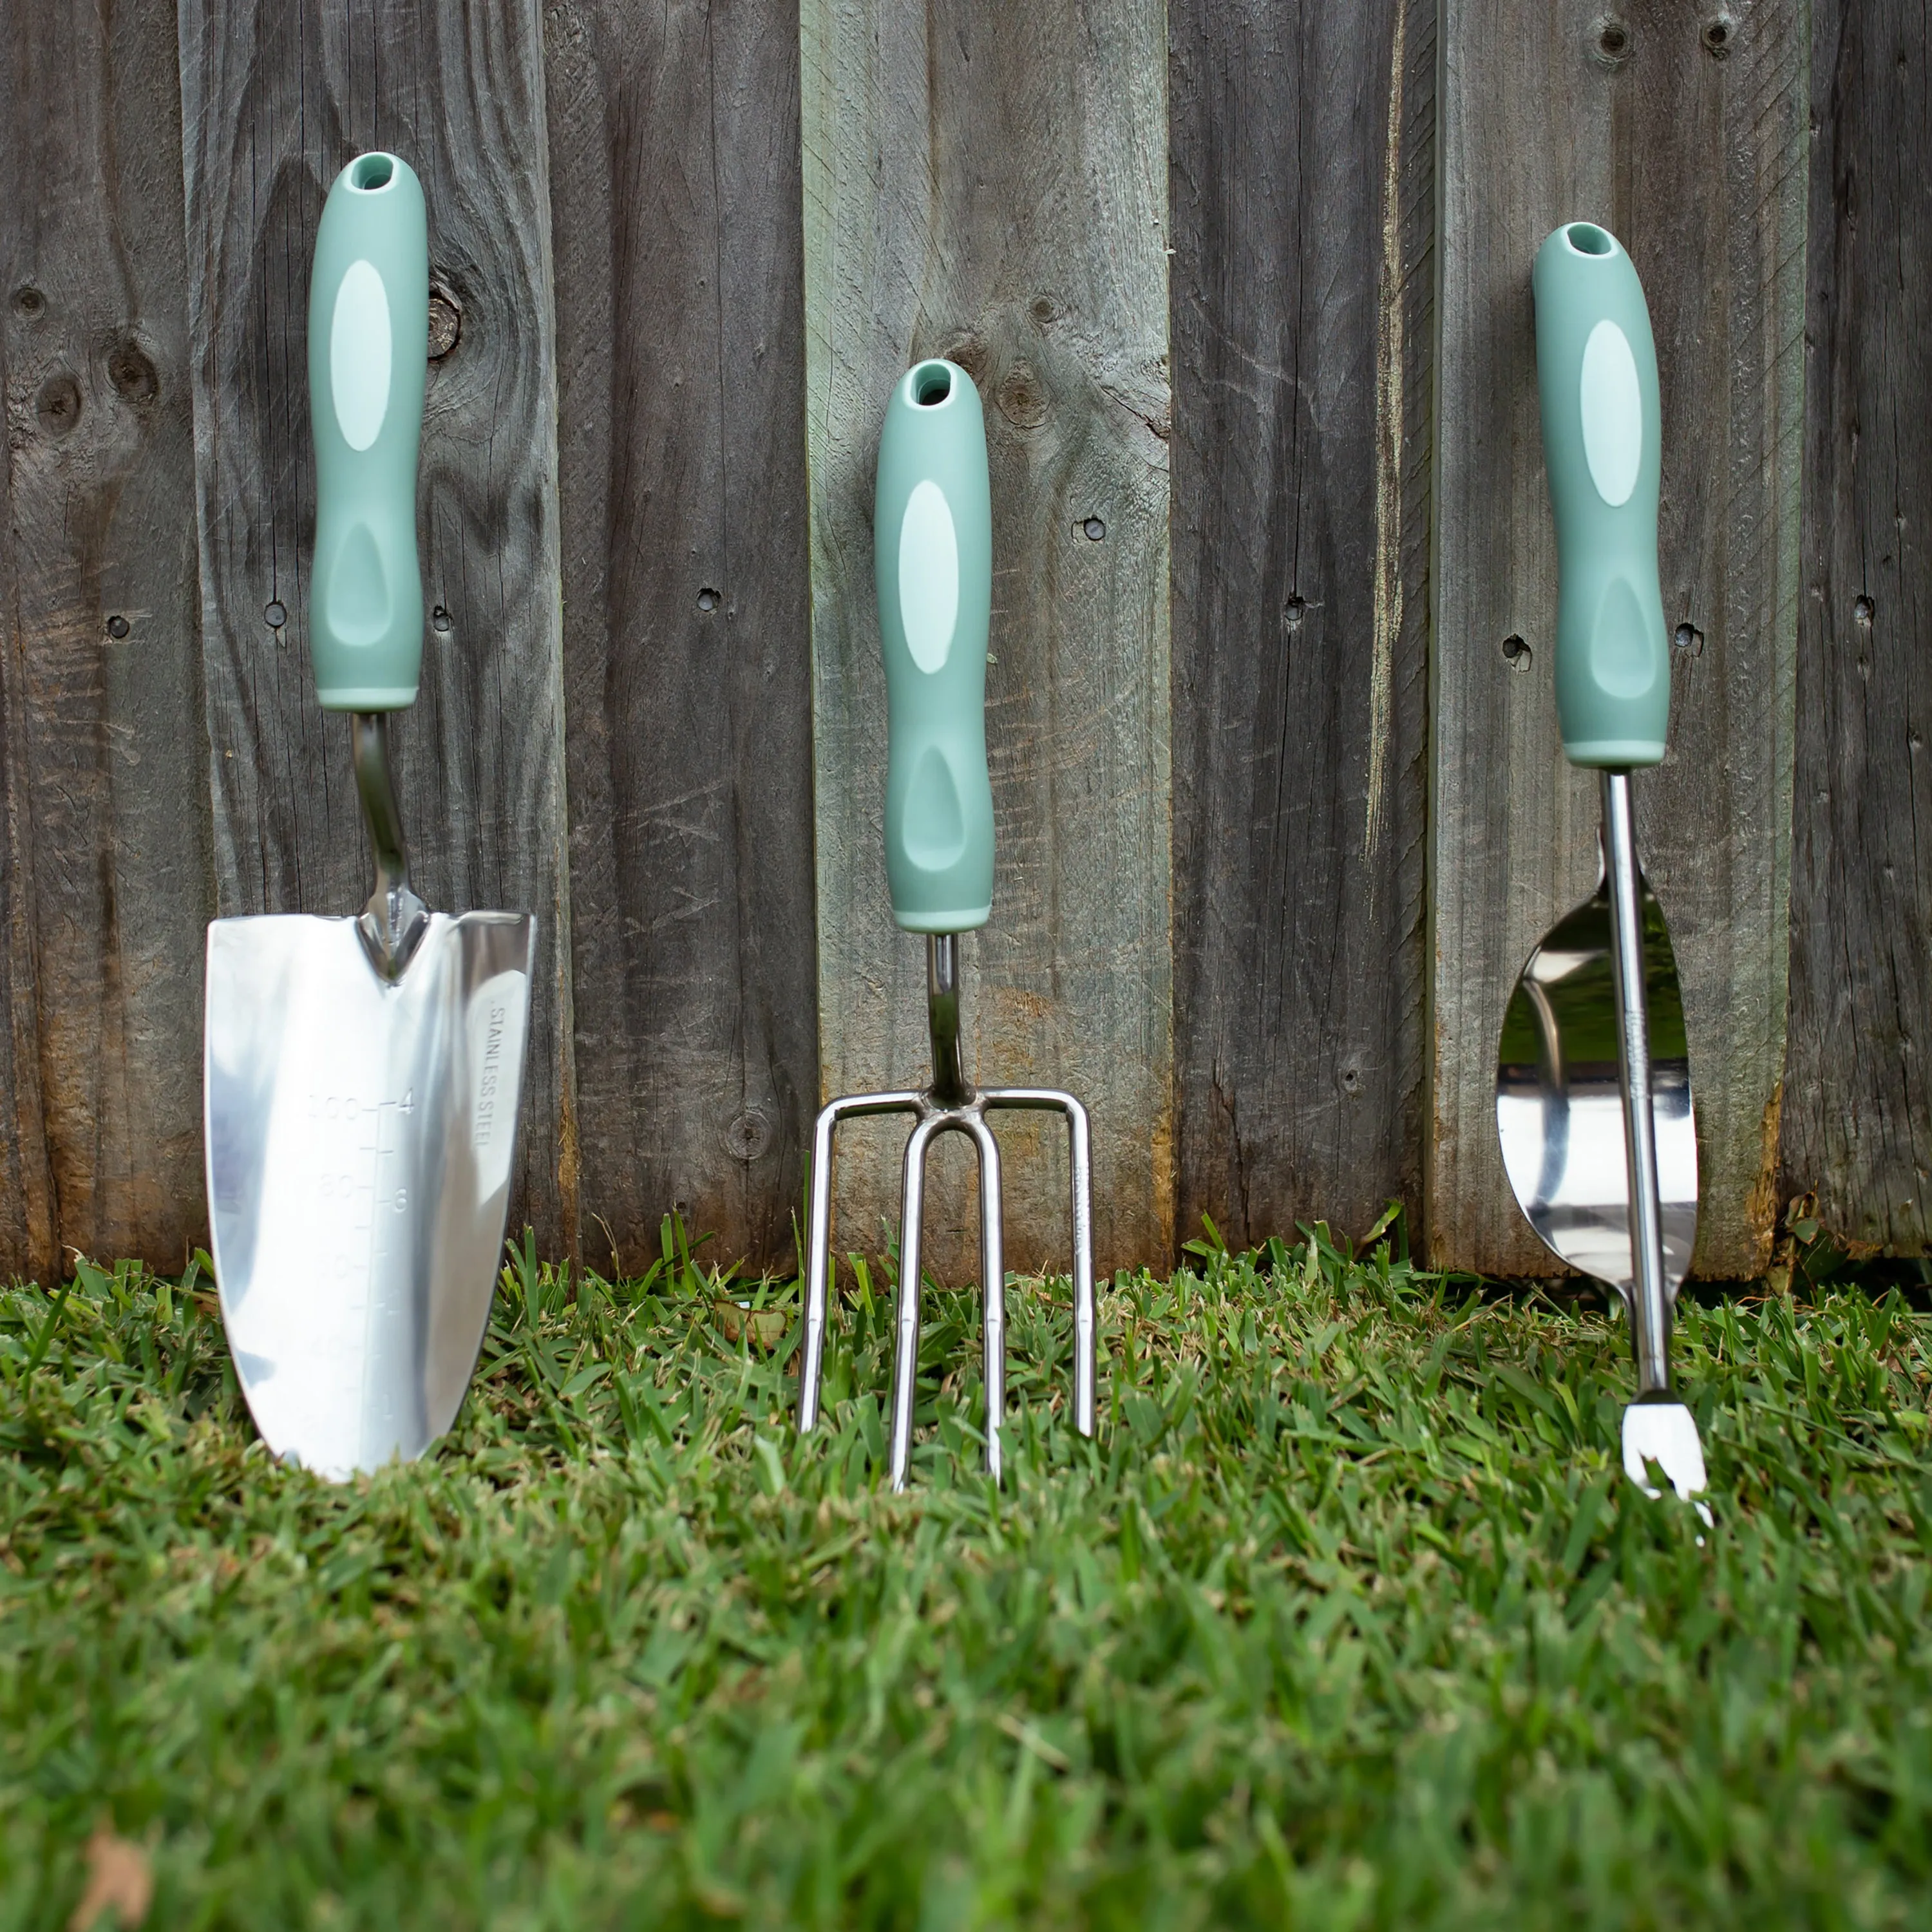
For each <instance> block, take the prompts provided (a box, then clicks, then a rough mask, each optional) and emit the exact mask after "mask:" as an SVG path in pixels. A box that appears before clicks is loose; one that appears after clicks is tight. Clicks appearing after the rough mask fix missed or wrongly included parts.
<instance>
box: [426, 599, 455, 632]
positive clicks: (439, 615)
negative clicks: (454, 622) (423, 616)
mask: <svg viewBox="0 0 1932 1932" xmlns="http://www.w3.org/2000/svg"><path fill="white" fill-rule="evenodd" d="M429 620H430V622H431V623H432V624H434V625H435V626H436V628H437V629H438V630H439V631H446V630H448V629H449V625H450V616H449V611H448V610H446V609H445V608H444V607H443V605H442V604H438V605H437V607H436V608H435V609H434V610H432V611H431V613H430V619H429Z"/></svg>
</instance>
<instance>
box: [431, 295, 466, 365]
mask: <svg viewBox="0 0 1932 1932" xmlns="http://www.w3.org/2000/svg"><path fill="white" fill-rule="evenodd" d="M462 337H463V305H462V304H461V303H460V302H458V300H457V299H456V297H455V295H454V294H453V293H452V292H451V291H450V290H449V289H447V288H446V287H444V286H443V284H442V283H441V282H432V283H431V284H430V285H429V359H430V360H431V362H441V361H442V360H443V358H444V357H445V356H447V355H448V354H449V352H450V351H451V350H452V349H454V348H455V347H456V345H457V344H458V342H459V341H461V340H462Z"/></svg>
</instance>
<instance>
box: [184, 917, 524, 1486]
mask: <svg viewBox="0 0 1932 1932" xmlns="http://www.w3.org/2000/svg"><path fill="white" fill-rule="evenodd" d="M534 941H535V920H534V919H531V918H529V917H528V916H525V915H520V914H514V913H496V912H472V913H463V914H462V915H461V916H460V917H450V916H446V915H444V914H441V913H438V914H437V915H435V916H434V917H432V918H431V920H430V922H429V926H428V931H427V932H426V933H425V935H424V938H423V939H422V944H421V946H420V947H419V950H417V952H416V955H415V956H414V957H413V959H411V960H410V964H409V967H408V968H407V971H405V972H404V974H403V976H402V978H401V980H400V982H399V983H396V984H395V985H391V984H389V983H386V981H384V980H383V979H382V978H381V977H380V976H379V975H378V974H377V972H376V971H375V970H374V968H373V967H372V965H371V963H370V959H369V955H368V953H367V951H366V950H365V948H364V946H363V943H362V936H361V935H360V933H359V931H358V929H357V926H356V921H355V920H354V919H318V918H313V917H309V916H302V915H296V914H290V915H282V916H270V917H267V918H261V919H217V920H216V921H214V923H213V924H212V925H211V926H209V927H208V995H207V999H208V1004H207V1022H206V1028H205V1034H204V1040H205V1049H204V1054H205V1058H204V1066H203V1079H204V1085H203V1106H204V1109H205V1122H204V1124H205V1135H206V1138H205V1146H206V1148H207V1154H208V1205H209V1213H210V1216H211V1220H212V1223H213V1231H214V1271H215V1277H216V1280H217V1285H218V1286H219V1287H220V1292H221V1313H222V1318H223V1321H224V1322H225V1323H226V1326H227V1331H228V1340H229V1348H230V1350H231V1351H232V1352H233V1356H234V1360H235V1366H236V1373H237V1374H238V1375H239V1377H240V1379H241V1382H242V1390H243V1391H244V1393H245V1394H246V1395H247V1397H248V1407H249V1409H250V1410H251V1412H252V1413H253V1415H254V1418H255V1424H256V1427H257V1428H258V1429H259V1430H260V1431H261V1433H262V1436H263V1440H264V1441H266V1442H267V1443H268V1445H269V1448H271V1449H272V1450H274V1451H275V1453H276V1454H278V1455H281V1456H284V1457H293V1459H295V1460H298V1461H299V1462H300V1463H302V1466H304V1467H305V1468H307V1469H313V1470H314V1471H316V1472H317V1473H318V1474H319V1475H323V1476H326V1477H329V1478H332V1479H334V1480H338V1481H340V1480H341V1479H342V1478H345V1477H347V1476H349V1475H353V1473H355V1472H356V1471H358V1470H362V1469H375V1468H377V1467H379V1466H380V1465H382V1464H383V1463H387V1462H389V1461H390V1460H392V1458H395V1457H401V1458H403V1459H404V1460H408V1459H409V1458H411V1457H416V1456H419V1455H420V1454H422V1451H424V1450H425V1448H428V1445H430V1443H431V1442H433V1441H434V1439H436V1438H437V1436H440V1435H441V1434H442V1433H443V1431H444V1430H446V1429H447V1428H448V1427H449V1425H450V1424H451V1423H452V1421H454V1420H455V1415H456V1412H457V1409H458V1406H459V1405H460V1403H461V1402H462V1400H463V1391H464V1390H465V1388H466V1387H467V1386H468V1385H469V1376H470V1372H471V1370H472V1369H473V1368H474V1367H475V1363H476V1356H477V1352H478V1350H479V1349H481V1346H482V1342H483V1334H484V1329H485V1328H486V1327H487V1324H488V1321H489V1315H490V1298H491V1296H492V1295H493V1293H494V1292H495V1286H496V1275H497V1270H498V1268H499V1258H500V1256H501V1254H502V1243H503V1218H504V1215H505V1211H506V1210H507V1208H508V1202H509V1193H510V1177H511V1162H512V1156H513V1154H514V1148H515V1142H516V1132H517V1103H518V1099H519V1096H520V1092H521V1090H522V1085H523V1049H524V1040H525V1036H526V1028H527V1022H528V1016H529V980H530V960H531V952H532V945H533V944H534Z"/></svg>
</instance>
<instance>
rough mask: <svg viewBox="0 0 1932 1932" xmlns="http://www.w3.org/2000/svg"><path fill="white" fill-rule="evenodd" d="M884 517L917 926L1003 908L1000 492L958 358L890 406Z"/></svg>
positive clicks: (889, 796) (897, 784)
mask: <svg viewBox="0 0 1932 1932" xmlns="http://www.w3.org/2000/svg"><path fill="white" fill-rule="evenodd" d="M877 491H878V493H877V496H876V498H875V499H874V506H873V515H872V536H873V545H874V566H873V567H874V572H875V575H876V579H877V586H878V595H879V630H880V635H881V637H882V638H883V642H884V646H885V653H886V709H887V712H888V714H889V725H888V729H887V748H886V883H887V884H888V885H889V886H890V887H891V889H892V916H893V918H895V919H897V920H898V922H899V924H900V925H901V926H904V928H905V929H906V930H907V932H970V931H971V930H972V929H973V928H974V927H975V926H984V925H985V924H986V921H987V919H988V918H989V917H990V916H991V915H992V910H993V787H992V783H991V781H990V780H989V778H988V776H987V772H986V630H987V625H988V622H989V619H990V617H991V616H992V604H993V499H992V490H991V488H990V487H989V484H988V483H987V480H986V419H985V417H984V416H983V414H982V413H981V411H980V392H979V391H978V390H977V389H974V386H973V379H972V377H970V376H968V374H967V373H966V372H965V370H963V369H962V368H959V367H958V366H957V365H956V364H953V363H951V362H921V363H919V364H917V365H916V366H915V367H913V368H911V369H910V370H908V371H907V372H906V374H905V376H904V378H903V379H902V380H901V381H900V382H899V383H898V385H897V386H896V387H895V389H893V391H892V401H891V402H890V403H889V404H887V405H886V426H885V428H884V430H883V431H882V432H881V433H880V437H879V472H878V484H877Z"/></svg>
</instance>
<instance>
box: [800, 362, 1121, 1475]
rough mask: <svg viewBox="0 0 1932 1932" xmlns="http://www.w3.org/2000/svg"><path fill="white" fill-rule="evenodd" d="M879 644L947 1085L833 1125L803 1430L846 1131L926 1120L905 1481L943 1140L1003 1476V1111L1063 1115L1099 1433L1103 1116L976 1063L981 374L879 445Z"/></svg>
mask: <svg viewBox="0 0 1932 1932" xmlns="http://www.w3.org/2000/svg"><path fill="white" fill-rule="evenodd" d="M873 529H874V536H875V541H876V543H877V553H876V577H877V588H878V601H879V628H880V633H881V637H882V641H883V646H884V652H885V661H886V699H887V706H888V711H889V730H888V741H889V742H888V751H887V759H886V876H887V880H888V883H889V886H890V888H891V892H892V914H893V916H894V918H895V919H896V920H897V921H898V923H899V925H900V926H902V927H904V929H906V930H907V931H908V932H922V933H924V934H925V935H926V1013H927V1017H928V1019H929V1022H930V1025H931V1028H932V1085H930V1086H929V1087H928V1088H926V1089H925V1091H923V1092H917V1091H911V1090H906V1091H900V1092H898V1093H888V1094H848V1095H846V1096H844V1097H842V1098H840V1099H838V1100H833V1101H832V1103H830V1104H829V1106H826V1108H825V1109H823V1111H822V1112H820V1115H819V1116H818V1122H817V1127H816V1128H815V1129H814V1132H813V1134H812V1142H811V1241H810V1246H809V1249H808V1262H807V1271H806V1277H805V1359H804V1362H803V1364H802V1371H801V1373H800V1375H799V1398H798V1426H799V1429H800V1430H801V1431H803V1430H810V1429H811V1428H813V1427H815V1426H816V1425H817V1421H818V1385H819V1379H820V1370H821V1369H822V1367H823V1363H824V1357H825V1311H826V1300H827V1295H828V1291H829V1279H828V1277H829V1270H830V1264H831V1245H832V1134H833V1132H834V1130H835V1129H836V1128H837V1127H838V1123H839V1122H840V1121H841V1120H847V1119H850V1118H852V1117H853V1116H854V1115H862V1114H912V1115H916V1117H917V1118H916V1121H915V1122H914V1124H913V1130H912V1134H911V1137H910V1139H908V1140H907V1142H906V1150H905V1182H904V1196H903V1199H902V1202H901V1217H900V1224H899V1226H900V1234H899V1280H898V1307H897V1310H896V1317H895V1336H894V1346H893V1352H892V1449H891V1479H892V1488H893V1489H894V1490H903V1489H904V1487H905V1484H906V1473H907V1468H908V1466H910V1462H911V1460H912V1425H913V1403H914V1399H915V1397H916V1393H917V1383H918V1373H919V1286H920V1262H919V1251H920V1245H921V1242H920V1223H921V1218H922V1211H923V1209H924V1206H925V1196H926V1153H927V1150H928V1149H929V1148H930V1147H931V1146H932V1142H934V1140H935V1139H936V1138H937V1137H938V1136H940V1135H941V1134H943V1133H962V1134H965V1135H966V1136H968V1138H969V1139H971V1141H972V1142H973V1145H974V1148H976V1149H977V1151H978V1154H979V1160H980V1280H981V1284H982V1286H983V1291H984V1299H985V1316H984V1331H983V1332H984V1336H985V1352H986V1472H987V1474H988V1475H990V1476H992V1478H993V1479H994V1480H995V1481H996V1482H997V1481H998V1480H999V1478H1000V1476H1001V1471H1002V1458H1001V1450H1000V1428H1001V1419H1002V1417H1003V1415H1004V1410H1005V1406H1006V1274H1005V1258H1004V1246H1003V1241H1002V1223H1001V1189H1000V1149H999V1143H998V1142H997V1141H996V1140H995V1139H994V1137H993V1130H992V1128H991V1127H989V1125H988V1124H987V1121H986V1116H987V1115H988V1113H989V1112H991V1111H992V1110H993V1109H996V1108H1008V1107H1012V1108H1033V1109H1045V1110H1047V1111H1049V1112H1058V1113H1061V1114H1064V1115H1066V1117H1067V1129H1068V1133H1069V1136H1070V1142H1071V1148H1070V1153H1071V1159H1070V1169H1071V1173H1072V1195H1073V1203H1072V1205H1073V1417H1074V1423H1075V1426H1076V1427H1077V1428H1078V1429H1079V1431H1080V1433H1081V1434H1082V1435H1083V1436H1091V1435H1092V1434H1093V1433H1094V1361H1095V1342H1094V1232H1093V1209H1092V1200H1093V1193H1092V1185H1091V1155H1090V1152H1089V1145H1088V1126H1087V1110H1086V1109H1085V1108H1084V1107H1083V1106H1081V1104H1080V1103H1079V1101H1078V1100H1076V1099H1075V1098H1074V1097H1073V1095H1072V1094H1068V1093H1064V1092H1062V1091H1060V1090H1059V1089H1058V1088H1046V1087H1000V1088H981V1089H976V1088H974V1085H973V1084H972V1083H971V1082H970V1081H969V1080H968V1079H967V1078H966V1073H965V1064H964V1062H963V1061H962V1057H961V1054H960V1047H959V935H960V934H961V933H962V932H970V931H972V930H973V929H975V928H977V927H979V926H983V925H985V923H986V920H987V919H988V918H989V916H991V914H992V898H993V798H992V784H991V781H990V779H989V775H988V772H987V769H986V637H987V629H988V625H989V620H990V617H991V613H992V496H991V490H990V487H989V482H988V479H987V473H986V425H985V421H984V418H983V415H982V413H981V410H980V397H979V392H978V391H977V390H976V389H974V386H973V383H972V380H971V377H968V375H967V374H966V373H965V371H964V370H962V369H961V368H958V367H957V366H956V365H954V364H953V363H950V362H938V361H935V362H922V363H919V365H916V367H915V368H913V369H912V370H910V371H909V372H908V373H907V375H906V376H905V377H904V379H903V380H901V382H900V383H898V385H897V386H895V389H894V390H893V392H892V401H891V402H890V404H889V405H888V406H887V409H886V424H885V428H884V431H883V434H882V435H881V436H880V442H879V467H878V478H877V500H876V505H875V511H874V520H873Z"/></svg>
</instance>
